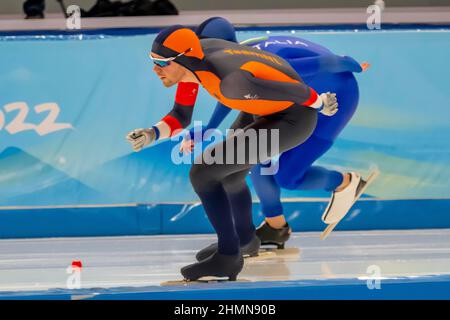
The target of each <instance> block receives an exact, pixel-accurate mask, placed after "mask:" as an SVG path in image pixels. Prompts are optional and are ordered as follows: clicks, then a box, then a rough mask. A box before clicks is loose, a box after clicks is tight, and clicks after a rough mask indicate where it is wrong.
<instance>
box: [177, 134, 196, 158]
mask: <svg viewBox="0 0 450 320" xmlns="http://www.w3.org/2000/svg"><path fill="white" fill-rule="evenodd" d="M192 150H194V140H192V139H191V138H190V137H189V136H188V137H184V139H183V141H182V142H181V146H180V153H181V152H182V153H184V154H189V153H191V152H192Z"/></svg>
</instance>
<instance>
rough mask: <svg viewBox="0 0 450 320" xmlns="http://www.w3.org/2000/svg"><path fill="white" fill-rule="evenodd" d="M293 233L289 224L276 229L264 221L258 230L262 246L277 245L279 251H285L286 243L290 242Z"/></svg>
mask: <svg viewBox="0 0 450 320" xmlns="http://www.w3.org/2000/svg"><path fill="white" fill-rule="evenodd" d="M291 231H292V230H291V228H290V227H289V224H288V223H286V225H285V226H284V227H283V228H281V229H275V228H272V227H271V226H270V225H269V224H268V223H267V222H266V221H264V222H263V223H262V224H261V225H260V226H259V227H258V228H257V229H256V235H257V236H258V238H259V239H260V240H261V245H262V246H264V245H275V246H277V248H278V249H284V243H285V242H286V241H288V240H289V237H290V235H291Z"/></svg>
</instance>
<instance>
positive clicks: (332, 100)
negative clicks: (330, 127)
mask: <svg viewBox="0 0 450 320" xmlns="http://www.w3.org/2000/svg"><path fill="white" fill-rule="evenodd" d="M320 98H322V101H323V108H322V110H320V113H322V114H324V115H326V116H332V115H334V114H335V113H336V112H337V111H338V102H337V98H336V93H331V92H327V93H322V94H321V95H320Z"/></svg>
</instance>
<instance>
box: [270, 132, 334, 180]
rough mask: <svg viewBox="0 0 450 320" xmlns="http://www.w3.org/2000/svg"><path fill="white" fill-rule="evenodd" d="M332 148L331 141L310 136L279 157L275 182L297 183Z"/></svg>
mask: <svg viewBox="0 0 450 320" xmlns="http://www.w3.org/2000/svg"><path fill="white" fill-rule="evenodd" d="M332 146H333V141H329V140H324V139H321V138H318V137H316V136H315V135H312V136H311V137H309V138H308V140H306V141H305V142H304V143H302V144H300V145H298V146H296V147H295V148H292V149H290V150H288V151H286V152H283V154H282V155H281V156H280V158H279V160H278V164H279V169H278V172H277V174H276V179H277V181H279V182H281V183H283V184H286V183H290V182H293V181H299V180H300V179H301V178H302V177H303V176H304V174H305V172H306V171H307V170H308V169H309V168H310V167H311V166H312V164H313V163H314V162H315V161H316V160H317V159H319V158H320V157H321V156H322V155H323V154H325V153H326V152H327V151H328V150H329V149H330V148H331V147H332Z"/></svg>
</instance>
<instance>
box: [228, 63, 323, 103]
mask: <svg viewBox="0 0 450 320" xmlns="http://www.w3.org/2000/svg"><path fill="white" fill-rule="evenodd" d="M285 80H286V81H275V80H266V79H262V78H258V77H256V76H255V74H254V73H252V72H249V71H246V70H239V71H235V72H233V73H231V74H229V75H228V76H226V77H225V78H224V79H223V80H222V82H221V84H220V88H221V91H222V93H223V95H224V96H226V97H227V98H230V99H240V100H245V99H252V100H256V101H257V100H269V101H291V102H293V103H296V104H299V105H303V106H308V107H313V108H321V107H322V99H321V97H320V96H319V95H318V94H317V92H316V91H315V90H314V89H312V88H310V87H309V86H308V85H306V84H305V83H303V82H301V81H299V80H295V79H291V78H289V77H288V76H286V78H285Z"/></svg>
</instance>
